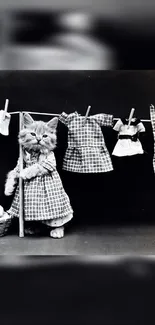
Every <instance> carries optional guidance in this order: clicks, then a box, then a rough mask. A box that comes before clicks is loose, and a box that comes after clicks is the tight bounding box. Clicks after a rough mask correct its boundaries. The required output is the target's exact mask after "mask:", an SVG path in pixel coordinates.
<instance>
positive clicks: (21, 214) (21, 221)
mask: <svg viewBox="0 0 155 325" xmlns="http://www.w3.org/2000/svg"><path fill="white" fill-rule="evenodd" d="M22 127H23V113H22V112H20V114H19V132H20V131H21V130H22ZM19 161H20V168H19V170H20V173H21V171H22V170H23V149H22V146H21V144H20V145H19ZM19 237H21V238H22V237H24V205H23V179H22V178H21V177H20V176H19Z"/></svg>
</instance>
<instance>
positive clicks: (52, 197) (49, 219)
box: [8, 153, 73, 226]
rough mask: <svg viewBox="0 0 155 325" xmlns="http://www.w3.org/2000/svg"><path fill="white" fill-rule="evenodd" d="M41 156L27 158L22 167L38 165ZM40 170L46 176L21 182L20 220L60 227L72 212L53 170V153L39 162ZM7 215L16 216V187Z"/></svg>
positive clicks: (57, 176) (17, 189)
mask: <svg viewBox="0 0 155 325" xmlns="http://www.w3.org/2000/svg"><path fill="white" fill-rule="evenodd" d="M41 156H42V157H41ZM43 156H44V155H43V154H42V155H40V156H38V157H34V155H33V153H31V154H27V158H26V159H27V161H26V163H25V166H26V167H28V166H30V165H33V164H34V163H35V162H36V161H37V162H40V161H41V159H40V158H42V159H43ZM25 166H24V167H25ZM42 166H43V167H44V168H46V169H47V170H48V174H46V175H43V176H37V177H34V178H31V179H30V180H25V181H24V220H26V221H34V220H35V221H36V220H37V221H38V220H39V221H43V222H44V223H47V224H48V225H49V226H61V225H63V224H65V223H66V222H68V221H69V220H70V219H71V218H72V216H71V215H72V213H73V210H72V208H71V205H70V201H69V198H68V196H67V194H66V192H65V190H64V188H63V185H62V182H61V179H60V176H59V174H58V172H57V170H56V161H55V157H54V153H51V154H50V155H49V156H47V157H46V159H43V160H42ZM8 213H9V214H11V215H12V216H13V217H18V216H19V186H17V188H16V191H15V196H14V199H13V203H12V206H11V208H10V209H9V211H8Z"/></svg>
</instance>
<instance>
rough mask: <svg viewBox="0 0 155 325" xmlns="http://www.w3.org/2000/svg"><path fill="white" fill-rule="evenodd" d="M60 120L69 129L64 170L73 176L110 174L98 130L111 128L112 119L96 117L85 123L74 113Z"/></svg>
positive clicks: (105, 116) (108, 160)
mask: <svg viewBox="0 0 155 325" xmlns="http://www.w3.org/2000/svg"><path fill="white" fill-rule="evenodd" d="M59 119H60V121H61V122H62V123H64V124H65V125H66V126H67V128H68V148H67V150H66V153H65V156H64V160H63V169H64V170H66V171H70V172H76V173H104V172H109V171H112V170H113V165H112V161H111V158H110V154H109V152H108V149H107V147H106V144H105V140H104V136H103V133H102V130H101V127H102V126H107V127H113V116H112V115H108V114H96V115H92V116H89V117H87V119H86V121H85V116H81V115H79V114H78V113H77V112H74V113H71V114H66V113H64V112H63V113H62V114H61V115H60V117H59ZM84 122H85V123H84Z"/></svg>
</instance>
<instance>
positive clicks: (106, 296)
mask: <svg viewBox="0 0 155 325" xmlns="http://www.w3.org/2000/svg"><path fill="white" fill-rule="evenodd" d="M154 271H155V261H154V258H153V257H152V258H147V257H139V258H137V257H136V258H131V257H128V258H125V257H110V256H108V257H107V258H104V257H97V256H96V257H95V256H93V257H92V256H86V257H84V258H83V257H78V256H76V257H75V256H74V257H73V256H72V257H67V256H66V257H62V256H58V257H42V258H41V257H39V256H38V257H22V256H12V257H10V256H6V257H3V258H1V259H0V278H1V297H0V304H1V308H0V319H1V325H15V324H16V325H20V324H21V323H22V324H23V325H27V324H30V325H31V324H33V325H36V324H37V325H42V324H45V325H49V324H56V325H94V324H95V325H135V324H136V325H141V324H143V325H145V324H154V323H155V316H154V299H153V298H154V284H155V272H154Z"/></svg>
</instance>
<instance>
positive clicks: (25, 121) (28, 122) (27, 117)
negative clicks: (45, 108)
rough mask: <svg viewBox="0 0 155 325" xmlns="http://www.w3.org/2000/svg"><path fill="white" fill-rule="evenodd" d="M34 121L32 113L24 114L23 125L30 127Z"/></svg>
mask: <svg viewBox="0 0 155 325" xmlns="http://www.w3.org/2000/svg"><path fill="white" fill-rule="evenodd" d="M32 123H34V119H33V118H32V117H31V115H30V114H28V113H25V114H24V116H23V125H24V127H28V126H30V125H31V124H32Z"/></svg>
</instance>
